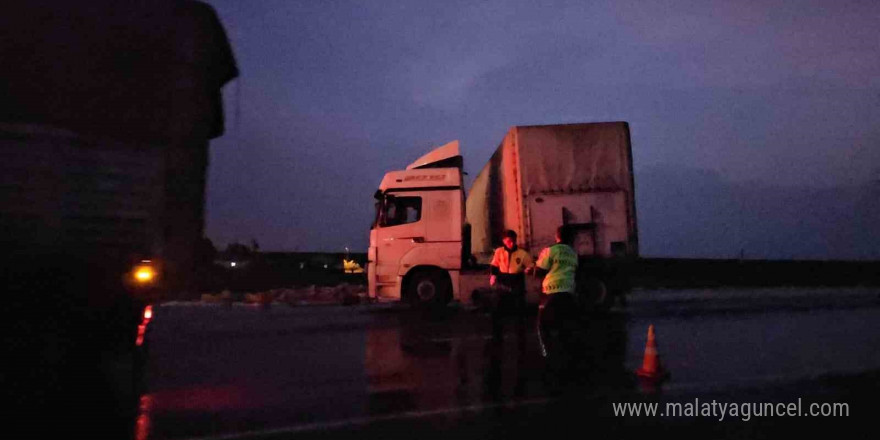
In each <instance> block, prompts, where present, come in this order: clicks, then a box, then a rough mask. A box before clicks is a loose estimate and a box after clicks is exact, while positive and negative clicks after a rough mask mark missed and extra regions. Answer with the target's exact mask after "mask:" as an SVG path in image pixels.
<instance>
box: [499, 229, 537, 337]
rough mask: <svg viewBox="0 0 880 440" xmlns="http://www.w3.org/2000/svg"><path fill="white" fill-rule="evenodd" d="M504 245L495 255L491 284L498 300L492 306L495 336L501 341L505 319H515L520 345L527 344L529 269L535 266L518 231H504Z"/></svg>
mask: <svg viewBox="0 0 880 440" xmlns="http://www.w3.org/2000/svg"><path fill="white" fill-rule="evenodd" d="M501 243H502V244H503V246H501V247H499V248H498V249H495V254H494V255H493V256H492V262H491V263H489V264H490V267H491V275H490V276H489V285H491V286H492V287H493V288H494V289H495V291H496V294H497V295H499V298H498V301H497V303H496V304H495V306H494V307H493V309H492V339H493V341H495V342H496V343H501V341H502V339H503V336H504V320H505V319H506V318H507V317H514V318H515V319H516V332H517V339H518V343H519V346H520V348H523V347H524V346H525V333H526V277H525V272H526V268H528V267H530V266H532V256H531V255H529V253H528V252H527V251H526V250H524V249H522V248H520V247H519V246H517V244H516V232H514V231H510V230H508V231H505V232H504V235H503V236H502V238H501Z"/></svg>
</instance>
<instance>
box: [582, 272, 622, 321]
mask: <svg viewBox="0 0 880 440" xmlns="http://www.w3.org/2000/svg"><path fill="white" fill-rule="evenodd" d="M578 300H579V302H580V305H581V308H582V309H583V310H584V312H587V313H590V312H604V311H607V310H608V309H610V308H611V305H612V304H613V302H614V297H613V296H612V295H611V291H610V290H609V289H608V285H607V284H606V283H605V281H603V280H602V279H600V278H588V279H587V280H586V281H585V282H584V283H583V284H581V286H580V287H579V289H578Z"/></svg>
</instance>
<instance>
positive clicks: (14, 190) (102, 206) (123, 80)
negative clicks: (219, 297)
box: [0, 0, 238, 436]
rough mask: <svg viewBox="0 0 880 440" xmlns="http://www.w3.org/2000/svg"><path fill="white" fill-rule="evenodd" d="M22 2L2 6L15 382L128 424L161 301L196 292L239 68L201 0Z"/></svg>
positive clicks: (88, 419)
mask: <svg viewBox="0 0 880 440" xmlns="http://www.w3.org/2000/svg"><path fill="white" fill-rule="evenodd" d="M21 3H22V4H19V5H16V6H9V7H4V13H0V16H2V18H0V29H2V32H5V33H6V34H7V35H3V36H0V59H3V68H2V69H0V102H2V105H0V158H2V160H0V244H2V246H3V248H2V256H0V277H2V279H0V282H2V283H0V286H2V289H3V292H2V294H3V298H2V301H3V302H4V306H3V309H4V311H5V312H6V313H7V314H8V316H5V317H4V318H5V319H4V321H3V322H4V324H6V325H7V326H8V330H7V331H5V332H4V339H6V341H7V342H6V343H5V344H3V346H4V351H5V353H4V356H2V357H3V359H5V361H4V362H6V367H7V368H6V369H5V371H6V372H7V373H6V374H4V375H3V376H2V379H0V380H2V384H0V387H2V388H3V389H4V391H6V393H8V396H7V398H8V399H7V402H10V401H11V402H12V403H13V407H14V408H16V410H18V411H21V412H22V413H23V414H25V413H31V412H36V413H38V414H39V413H40V412H46V411H54V410H59V411H61V412H63V413H70V414H73V413H76V414H77V415H76V416H71V420H70V421H68V422H69V423H70V424H68V425H67V426H66V427H65V429H66V430H68V432H76V431H78V430H81V431H82V432H83V433H85V434H108V435H113V436H115V433H119V432H121V431H120V430H121V429H125V430H126V432H129V431H130V430H128V429H127V427H130V424H131V421H132V420H133V417H132V413H133V411H134V408H136V399H137V395H138V388H137V384H138V383H139V375H140V372H141V368H142V366H143V362H144V358H143V354H144V348H143V343H144V336H145V335H144V333H145V331H146V324H147V323H148V321H149V319H150V317H151V316H150V315H151V312H152V309H151V307H150V304H151V303H153V302H155V301H158V300H162V299H168V298H177V297H180V296H183V295H185V294H186V293H185V292H188V291H189V292H193V289H194V286H195V282H196V280H194V277H193V274H194V272H195V271H194V269H195V266H196V264H197V260H198V255H197V252H198V251H197V250H198V248H199V245H200V242H201V240H202V235H203V225H204V219H203V217H204V201H205V198H204V195H205V178H206V171H207V165H208V146H209V141H210V139H212V138H215V137H217V136H219V135H221V134H222V133H223V130H224V127H223V109H222V100H221V88H222V87H223V85H224V84H226V83H227V82H228V81H230V80H231V79H233V78H234V77H236V76H237V74H238V72H237V68H236V65H235V60H234V58H233V55H232V52H231V49H230V46H229V43H228V40H227V37H226V34H225V32H224V29H223V27H222V25H221V24H220V21H219V19H218V17H217V16H216V14H215V12H214V10H213V9H212V8H211V7H210V6H208V5H206V4H204V3H201V2H196V1H152V2H140V1H131V0H129V1H126V0H118V1H108V0H97V1H90V2H66V1H37V2H21ZM10 367H11V368H10ZM133 401H134V403H133ZM50 425H53V424H50ZM31 429H41V426H40V425H39V424H38V425H36V426H35V427H31ZM111 433H114V434H111Z"/></svg>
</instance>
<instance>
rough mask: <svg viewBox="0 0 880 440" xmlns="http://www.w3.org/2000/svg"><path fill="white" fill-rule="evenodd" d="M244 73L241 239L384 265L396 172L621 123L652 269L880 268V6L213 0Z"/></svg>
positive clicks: (219, 218)
mask: <svg viewBox="0 0 880 440" xmlns="http://www.w3.org/2000/svg"><path fill="white" fill-rule="evenodd" d="M208 2H209V3H210V4H212V5H213V6H214V7H215V8H216V9H217V12H218V13H219V15H220V18H221V20H222V21H223V23H224V25H225V26H226V29H227V32H228V34H229V37H230V40H231V43H232V46H233V50H234V51H235V54H236V57H237V60H238V64H239V67H240V69H241V77H240V78H239V79H238V80H236V81H234V82H233V83H231V84H230V85H228V86H227V87H226V89H225V102H226V106H227V107H226V113H227V122H228V131H227V134H226V135H225V136H224V137H222V138H220V139H218V140H215V141H214V142H213V147H212V153H211V165H210V170H209V173H210V178H209V184H208V202H207V234H208V236H209V237H210V238H211V239H212V240H214V242H215V244H217V245H218V246H220V247H222V246H223V245H224V244H226V243H228V242H231V241H236V240H237V241H241V242H250V240H251V239H252V238H253V239H256V240H257V241H258V242H259V243H260V245H261V247H262V248H263V249H266V250H288V251H292V250H300V251H307V250H322V251H340V250H342V249H343V248H344V247H345V246H348V247H350V248H352V249H353V250H358V251H365V249H366V247H367V237H368V226H369V222H370V219H371V212H372V197H371V196H372V193H373V192H374V191H375V189H376V187H377V186H378V184H379V181H380V180H381V178H382V175H383V174H384V172H385V171H387V170H391V169H400V168H402V167H404V166H405V165H406V164H408V163H409V162H411V161H412V160H414V159H415V158H417V157H419V156H421V155H422V154H423V153H424V152H426V151H428V150H429V149H430V148H431V147H432V146H436V145H440V144H443V143H446V142H448V141H450V140H453V139H459V140H460V141H461V146H462V150H463V154H464V156H465V170H466V171H468V172H470V173H471V177H473V176H474V175H475V174H476V172H477V171H479V169H480V168H482V166H483V164H484V163H485V162H486V160H487V159H488V158H489V156H490V155H491V154H492V152H493V151H494V149H495V147H496V146H497V145H498V143H499V142H500V141H501V139H502V137H503V136H504V133H505V132H506V131H507V129H508V128H509V127H510V126H512V125H533V124H556V123H573V122H593V121H609V120H624V121H628V122H629V123H630V128H631V130H632V142H633V156H634V160H633V161H634V166H635V168H636V176H635V180H636V188H637V195H636V209H637V212H638V220H639V232H640V241H641V246H642V254H643V255H645V256H672V257H715V258H727V257H734V256H738V255H739V254H740V252H743V253H744V254H745V256H746V257H747V258H844V259H851V258H859V259H864V258H874V259H876V258H880V231H878V228H880V227H878V225H880V207H878V204H880V33H878V32H877V23H880V2H876V1H847V0H844V1H830V0H823V1H818V0H804V1H790V0H760V1H750V0H738V1H705V0H694V1H686V0H674V1H662V0H661V1H653V2H636V1H632V2H630V1H623V0H618V1H608V2H604V1H583V0H580V1H460V2H459V1H444V2H437V1H422V0H401V1H390V0H389V1H341V0H331V1H320V2H319V1H307V0H303V1H292V0H253V1H248V2H243V1H240V0H208Z"/></svg>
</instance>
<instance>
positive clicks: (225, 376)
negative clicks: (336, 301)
mask: <svg viewBox="0 0 880 440" xmlns="http://www.w3.org/2000/svg"><path fill="white" fill-rule="evenodd" d="M878 318H880V290H878V289H868V288H853V289H765V290H718V289H714V290H689V291H637V292H634V293H633V294H631V295H630V297H629V301H628V304H627V306H626V307H625V308H621V309H617V310H615V311H614V312H613V313H611V314H608V315H604V316H601V317H593V318H592V319H590V320H588V322H587V323H585V326H586V330H585V332H584V335H585V336H586V337H585V338H584V339H583V340H582V344H581V347H582V351H581V353H582V355H581V356H580V357H579V358H578V359H577V360H576V361H572V362H570V363H569V364H568V369H567V370H565V371H563V372H559V371H556V370H554V373H548V371H549V370H548V368H550V367H548V365H546V363H545V361H544V359H543V358H542V357H541V356H540V353H539V350H538V345H537V339H536V337H535V333H534V330H533V329H530V332H529V333H528V335H527V338H526V344H525V347H524V348H523V349H520V348H519V347H518V344H517V339H516V337H515V335H514V332H513V331H512V326H511V325H508V326H507V327H506V329H507V332H506V334H505V340H504V344H503V345H502V346H500V347H498V346H496V345H493V344H492V343H491V340H490V339H491V338H490V337H489V335H490V322H489V318H488V316H487V315H485V314H483V313H480V312H479V311H477V310H470V309H468V308H462V307H451V308H449V309H447V310H445V311H443V312H441V313H434V312H431V313H426V312H421V311H416V310H411V309H409V308H406V307H402V306H399V305H394V304H377V305H364V306H348V307H343V306H304V307H297V308H291V307H288V306H286V305H277V306H276V305H273V306H270V307H268V308H261V307H258V306H249V305H232V306H229V307H227V306H219V305H200V304H186V303H179V304H167V305H163V306H161V307H159V308H158V309H157V310H156V312H155V314H154V319H153V322H152V324H151V326H152V327H151V330H150V335H149V339H148V342H149V349H150V360H149V366H148V369H149V374H148V379H147V389H146V393H145V394H144V395H143V397H142V398H141V402H140V404H141V408H140V413H139V417H138V420H137V423H136V425H137V433H136V437H137V438H145V439H146V438H149V439H178V438H293V437H329V438H340V437H351V438H355V437H357V438H363V437H364V436H367V437H369V438H373V437H377V436H381V437H392V438H395V437H399V438H416V437H429V438H440V437H442V438H449V436H453V437H454V438H459V437H464V438H487V437H509V436H511V435H517V434H526V435H532V434H534V435H542V434H547V433H549V432H551V431H556V430H560V431H559V432H563V431H564V432H566V433H568V434H571V433H576V434H583V435H590V434H596V433H599V432H601V433H604V434H609V435H611V436H613V437H635V436H642V435H646V434H647V433H649V432H653V430H654V429H663V430H667V431H671V432H674V433H676V435H679V436H681V435H684V436H686V437H691V436H692V438H704V437H706V436H710V437H740V438H751V437H755V436H756V435H759V434H760V435H765V434H766V435H770V434H774V433H779V434H781V433H786V434H788V433H791V432H799V430H800V431H802V432H803V433H804V435H806V436H807V437H810V436H811V435H819V434H822V433H828V434H834V433H835V432H837V431H836V430H838V429H844V427H846V426H849V425H848V422H849V421H850V420H855V418H856V417H859V416H865V415H866V414H867V413H868V411H867V410H868V409H869V407H870V409H871V410H873V408H874V407H876V405H874V404H872V403H871V398H872V396H873V392H874V391H880V390H878V388H880V387H878V382H880V381H878V380H877V379H878V376H880V375H878V374H877V372H878V371H880V350H877V348H878V347H880V333H878V332H877V331H876V329H877V325H876V323H877V322H878ZM649 324H654V326H655V329H656V331H657V336H658V343H659V352H660V356H661V359H662V362H663V365H664V366H665V367H666V368H667V369H668V370H669V371H670V372H671V376H670V378H669V380H667V381H666V382H665V383H663V384H662V385H661V386H660V387H659V388H657V389H654V390H650V389H648V387H645V386H643V384H640V383H639V382H638V381H637V380H636V378H635V376H634V375H633V374H632V372H633V370H635V369H636V368H638V367H639V366H640V365H641V363H642V356H643V353H644V347H645V339H646V331H647V327H648V325H649ZM799 397H800V398H803V399H808V400H809V399H812V400H811V401H819V402H824V401H829V402H831V401H834V402H840V401H847V402H850V405H851V407H852V408H851V411H852V414H851V415H850V417H851V418H850V419H846V420H844V419H834V420H831V419H822V420H821V421H820V420H819V419H809V420H807V421H804V420H798V421H797V424H795V421H793V419H780V418H776V419H772V418H765V419H753V420H751V421H749V422H744V421H738V420H736V421H731V420H728V421H726V422H723V423H722V422H718V421H716V420H714V419H711V418H705V417H704V418H674V419H671V418H635V417H613V414H612V402H665V401H682V402H687V401H692V400H693V399H694V398H699V399H701V400H702V401H704V402H705V401H708V400H710V399H716V400H718V401H719V402H722V401H726V402H744V401H759V402H763V401H774V402H776V401H781V402H789V401H796V400H797V398H799ZM808 422H809V423H808Z"/></svg>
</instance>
